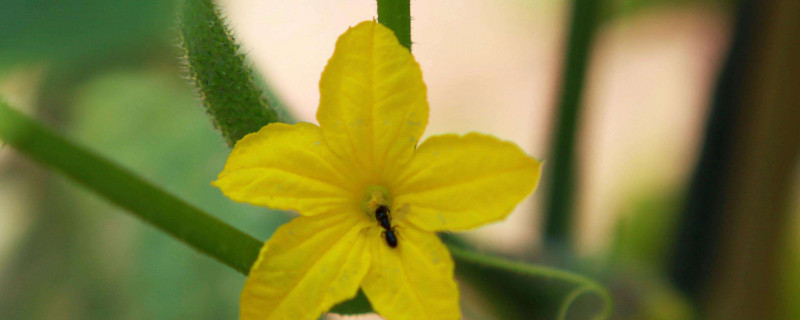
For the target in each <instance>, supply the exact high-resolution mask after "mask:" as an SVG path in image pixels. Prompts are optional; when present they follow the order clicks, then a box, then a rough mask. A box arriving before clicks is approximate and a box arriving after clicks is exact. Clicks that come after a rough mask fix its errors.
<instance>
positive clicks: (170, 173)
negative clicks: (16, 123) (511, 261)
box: [0, 0, 800, 319]
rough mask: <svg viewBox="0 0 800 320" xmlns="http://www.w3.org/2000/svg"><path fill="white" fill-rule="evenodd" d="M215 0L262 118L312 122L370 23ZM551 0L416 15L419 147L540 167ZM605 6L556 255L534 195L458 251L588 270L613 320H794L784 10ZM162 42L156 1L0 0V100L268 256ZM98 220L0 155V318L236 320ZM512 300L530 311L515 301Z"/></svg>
mask: <svg viewBox="0 0 800 320" xmlns="http://www.w3.org/2000/svg"><path fill="white" fill-rule="evenodd" d="M789 2H791V0H789ZM218 3H219V5H220V6H221V8H222V10H223V12H224V15H225V16H226V17H227V19H228V21H229V23H230V24H231V26H232V27H233V29H234V32H235V35H236V36H237V40H238V41H239V42H240V43H241V44H242V50H243V51H244V52H246V54H247V56H248V58H249V59H250V60H251V61H250V62H251V63H252V65H253V68H254V69H255V70H257V72H258V73H260V74H261V75H262V76H263V78H264V79H265V82H266V86H267V87H268V88H270V89H271V92H272V94H273V98H272V100H271V101H272V102H274V103H277V104H280V105H282V106H284V107H285V108H287V109H289V111H290V112H291V113H292V114H293V115H294V116H295V118H296V119H298V120H300V121H308V122H316V120H315V118H314V115H315V112H316V108H317V103H318V98H319V92H318V81H319V76H320V73H321V71H322V69H323V67H324V66H325V64H326V62H327V59H328V58H329V57H330V55H331V53H332V51H333V45H334V42H335V41H336V38H337V37H338V35H339V34H341V33H342V32H344V31H345V30H346V29H347V27H348V26H352V25H355V24H356V23H358V22H359V21H362V20H368V19H373V18H374V17H376V13H375V12H376V8H375V2H374V1H371V0H358V1H355V0H348V1H323V0H309V1H268V0H223V1H221V2H218ZM570 3H571V2H570V1H550V0H528V1H523V0H503V1H488V0H463V1H413V2H412V9H411V14H412V18H413V20H412V41H413V42H414V44H413V52H414V54H415V56H416V58H417V60H418V61H419V63H420V65H421V67H422V70H423V73H424V77H425V81H426V83H427V86H428V94H429V101H430V105H431V112H430V121H429V122H430V124H429V126H428V128H427V130H426V134H425V135H426V136H430V135H435V134H440V133H446V132H456V133H466V132H470V131H478V132H484V133H489V134H493V135H496V136H498V137H500V138H502V139H506V140H511V141H515V142H516V143H518V144H519V145H520V146H521V147H522V148H523V149H525V150H526V151H527V152H528V153H529V154H531V155H533V156H534V157H537V158H540V159H544V160H545V167H544V168H545V171H547V169H548V167H549V166H551V163H549V161H551V160H550V159H552V158H551V156H550V152H551V148H552V146H551V144H552V139H553V135H554V131H555V127H556V125H555V121H554V119H555V117H556V113H557V111H556V106H557V105H558V99H559V92H560V81H561V79H562V69H563V63H564V56H565V48H566V39H567V34H568V31H569V25H570V19H569V17H570V13H569V12H570ZM602 3H603V5H602V6H601V7H602V8H601V12H599V13H598V16H599V18H598V22H597V28H596V29H595V34H594V41H593V42H592V43H591V47H590V48H591V50H590V51H589V59H588V68H587V70H586V85H585V89H584V91H583V97H582V100H581V101H582V103H581V112H580V114H579V118H578V128H579V129H578V130H577V136H576V151H575V152H576V153H575V165H576V171H575V184H574V186H575V188H574V192H573V194H574V198H573V202H572V203H573V204H572V207H573V209H574V210H573V211H572V214H573V215H574V218H573V219H572V220H571V222H570V230H571V231H570V232H569V234H568V235H567V236H566V239H567V241H550V238H549V237H548V235H546V234H545V233H544V231H543V230H544V225H545V224H546V214H545V211H546V210H545V209H544V207H545V204H544V197H545V196H547V195H548V189H547V188H548V185H549V183H550V182H548V181H547V180H544V181H543V182H542V184H541V187H540V189H539V190H538V191H537V192H536V193H534V195H533V196H532V197H531V198H530V199H528V200H526V201H525V202H523V203H522V204H521V205H520V206H519V207H518V208H517V210H516V211H515V212H514V213H513V214H512V215H511V216H510V217H509V219H507V220H506V221H504V222H501V223H497V224H494V225H491V226H488V227H484V228H481V229H480V230H476V231H473V232H469V233H467V234H466V235H465V238H466V240H467V241H468V242H469V243H470V244H471V245H473V246H475V247H477V248H478V249H480V250H484V251H489V252H495V253H497V254H502V255H506V256H509V257H514V258H516V259H521V260H526V261H534V262H537V263H542V264H548V265H554V266H559V267H563V268H566V269H571V270H576V271H580V272H585V273H589V274H591V275H592V276H593V277H596V278H598V279H600V280H601V281H602V282H603V283H604V284H606V285H608V286H609V288H610V289H612V292H613V294H614V296H615V300H616V310H615V313H614V319H696V318H709V319H800V218H799V216H800V215H799V214H798V213H800V187H799V186H800V184H798V182H800V173H798V170H797V164H798V158H797V155H798V152H797V149H798V146H799V145H800V142H798V140H797V137H798V136H800V133H798V132H797V129H796V128H797V127H800V121H798V118H799V117H798V113H800V108H798V104H797V101H798V100H800V99H798V100H791V99H790V98H791V97H797V93H792V91H797V90H794V89H800V83H798V76H797V74H800V72H797V73H794V72H788V71H787V70H791V71H800V70H798V68H797V66H798V64H797V62H791V61H792V60H796V59H797V58H799V57H798V56H797V55H796V54H798V53H800V52H799V51H798V49H797V41H796V38H800V29H799V28H798V27H797V25H798V22H797V21H800V20H798V18H797V15H796V14H795V16H794V18H793V20H792V19H784V20H781V19H783V18H781V17H783V16H782V15H781V14H779V13H780V12H786V11H787V10H786V8H784V7H785V6H784V7H780V6H781V5H783V4H781V3H783V2H781V1H764V2H762V5H761V7H758V8H755V7H757V6H751V7H753V8H750V9H752V10H745V9H742V8H743V7H740V6H747V5H746V4H740V3H739V2H736V1H724V0H716V1H714V0H707V1H703V0H694V1H691V0H626V1H621V0H617V1H611V0H608V1H603V2H602ZM742 3H745V2H742ZM772 4H775V5H772ZM788 6H789V8H791V4H790V5H788ZM794 7H795V8H796V7H797V6H796V5H795V6H794ZM744 8H746V7H744ZM764 8H767V9H764ZM776 8H779V9H776ZM780 8H783V9H780ZM776 12H778V13H776ZM789 12H791V10H789ZM798 12H800V11H798ZM784 16H785V15H784ZM764 17H768V18H764ZM748 19H750V20H748ZM753 19H755V20H753ZM759 19H762V20H759ZM737 21H738V22H737ZM742 21H744V22H742ZM754 21H755V22H754ZM764 21H778V22H776V23H772V24H770V23H767V22H764ZM780 21H788V22H786V23H779V22H780ZM756 26H757V27H758V28H756ZM737 28H739V29H737ZM742 28H743V29H742ZM736 30H750V31H749V32H744V33H741V32H738V33H737V32H736ZM776 30H777V31H776ZM753 39H758V40H753ZM781 39H784V40H785V39H790V40H789V42H792V41H794V42H793V43H794V46H792V47H785V46H784V47H782V46H781V45H780V44H781V43H785V42H786V41H783V42H782V40H781ZM734 40H737V41H739V42H736V41H734ZM758 41H762V42H758ZM734 43H735V44H736V45H733V44H734ZM775 43H778V44H775ZM178 44H179V42H178V33H177V29H176V25H175V4H174V3H172V2H170V1H156V0H139V1H120V0H115V1H109V0H103V1H100V0H79V1H68V2H65V1H56V0H30V1H16V0H5V1H0V96H2V97H4V99H6V100H7V101H8V102H9V103H10V104H11V105H12V106H14V107H15V108H19V109H21V110H22V111H23V112H25V113H27V114H29V115H31V116H33V117H34V118H36V119H38V120H40V121H42V122H44V123H46V124H47V126H49V127H50V128H53V129H54V130H55V131H57V132H59V133H61V134H63V135H65V136H66V137H68V138H70V139H71V140H74V141H77V142H79V143H80V144H82V145H84V146H87V147H88V148H89V149H91V150H93V151H95V152H97V153H98V154H101V155H103V156H105V157H108V158H110V159H112V160H114V161H115V162H117V163H120V164H122V165H123V166H124V167H127V168H129V169H131V170H132V171H134V172H136V173H138V174H140V175H141V176H143V177H145V178H146V179H147V180H149V181H152V182H154V183H155V184H157V185H159V186H162V187H164V188H165V189H167V190H169V191H170V192H172V193H174V194H176V195H178V196H179V197H181V198H183V199H186V200H187V201H188V202H190V203H192V204H195V205H197V206H198V207H200V208H202V209H204V210H206V211H208V212H210V213H212V214H214V215H216V216H218V217H220V218H221V219H222V220H224V221H226V222H229V223H231V224H233V225H234V226H236V227H238V228H239V229H242V230H244V231H246V232H247V233H249V234H251V235H253V236H255V237H257V238H259V239H266V238H268V237H269V235H270V234H271V233H272V231H273V230H274V229H275V228H277V226H279V225H280V224H282V223H284V222H285V221H287V220H288V219H290V218H291V216H289V215H287V214H284V213H280V212H269V211H268V210H265V209H263V208H257V207H252V206H249V205H243V204H237V203H234V202H232V201H230V200H228V199H227V198H225V197H223V196H222V195H221V193H220V192H219V191H218V190H217V189H215V188H213V187H211V185H210V181H212V180H213V179H214V178H215V177H216V175H217V174H218V173H219V171H220V170H221V169H222V166H223V164H224V161H225V159H226V157H227V154H228V151H229V149H228V148H227V147H226V146H225V144H224V142H223V139H222V138H221V137H220V135H219V134H218V133H217V132H215V131H214V128H213V127H212V125H211V123H210V121H209V119H208V117H207V115H206V114H204V112H203V108H202V107H201V106H200V103H199V101H198V97H197V95H196V92H195V90H194V89H193V87H192V85H191V83H190V82H189V81H188V80H187V79H186V73H185V70H184V68H183V65H182V63H181V55H182V53H181V50H180V49H179V47H178ZM732 49H736V50H732ZM737 52H738V53H737ZM733 53H737V54H738V55H737V54H733ZM792 54H795V55H792ZM792 86H794V87H792ZM786 92H789V96H787V95H786V94H785V93H786ZM791 94H794V96H791ZM734 106H735V107H734ZM545 178H546V179H552V177H550V176H545ZM116 211H120V209H118V208H116V207H114V206H112V205H110V204H109V203H107V202H105V201H104V200H102V199H100V198H98V197H97V196H95V195H94V194H92V193H90V192H88V191H86V190H84V189H83V188H81V187H80V186H77V185H75V184H73V183H71V182H70V181H69V180H68V179H66V178H64V177H63V176H61V175H59V174H58V173H55V172H51V171H48V170H47V169H45V168H43V167H41V166H40V165H38V164H36V163H34V162H32V161H30V160H29V159H27V158H25V157H24V156H22V155H20V154H19V153H17V152H16V151H15V150H13V149H11V148H10V147H2V146H0V319H188V318H192V319H234V318H236V317H237V314H238V311H237V310H238V298H239V292H240V290H241V287H242V285H243V282H244V276H242V275H240V274H238V273H236V272H234V271H232V270H230V269H229V268H227V267H226V266H224V265H222V264H220V263H218V262H216V261H213V260H212V259H209V258H208V257H205V256H202V255H201V254H199V253H197V252H195V251H194V250H192V249H188V248H187V247H186V246H185V245H184V244H181V243H179V242H177V241H175V240H173V239H172V238H170V237H169V236H167V235H165V234H163V233H161V232H159V231H157V230H155V229H154V228H152V227H150V226H148V225H146V224H144V223H142V222H141V221H138V220H136V219H135V218H133V217H132V216H130V215H128V214H125V213H122V212H116ZM461 284H462V288H463V294H462V295H463V296H464V298H463V299H462V300H464V301H462V305H463V309H464V313H465V317H466V318H467V319H509V318H515V317H518V315H519V314H520V313H517V314H516V315H517V316H509V314H513V313H502V312H500V313H498V312H496V310H493V307H492V306H491V304H492V303H490V302H487V300H485V299H483V298H482V297H481V291H485V290H489V289H487V288H486V287H480V286H471V285H470V284H469V283H468V282H466V281H461ZM491 290H503V288H491ZM508 290H512V289H508ZM509 292H512V291H509ZM496 294H497V293H496ZM499 295H500V296H502V292H501V293H499ZM515 303H516V304H518V305H517V306H510V308H512V309H513V308H517V309H518V310H523V311H522V312H525V311H524V309H525V303H527V302H526V301H515V302H510V303H508V304H512V305H513V304H515ZM329 317H330V318H331V319H334V318H337V317H336V316H329ZM525 318H527V317H525ZM531 318H536V317H531ZM576 319H579V318H577V317H576Z"/></svg>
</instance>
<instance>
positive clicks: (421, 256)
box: [361, 226, 461, 320]
mask: <svg viewBox="0 0 800 320" xmlns="http://www.w3.org/2000/svg"><path fill="white" fill-rule="evenodd" d="M397 233H398V245H397V248H394V249H392V248H389V246H388V245H386V243H384V241H383V239H381V238H380V236H379V235H377V234H376V235H374V236H372V237H369V239H372V240H370V241H369V242H370V244H369V246H370V247H371V250H370V251H371V252H372V265H371V266H370V270H369V273H367V276H366V277H364V282H362V283H361V288H362V289H363V290H364V293H365V294H366V295H367V298H368V299H369V301H370V303H371V304H372V307H373V308H374V309H375V311H377V312H378V313H379V314H380V315H381V316H383V317H385V318H386V319H390V320H400V319H415V320H416V319H418V320H426V319H437V320H440V319H459V318H461V310H460V308H459V305H458V287H457V286H456V282H455V280H454V279H453V267H454V265H453V260H452V258H451V257H450V252H449V251H447V248H446V247H445V246H444V245H443V244H442V242H441V240H439V238H438V237H436V235H435V234H433V233H430V232H426V231H422V230H419V229H417V228H415V227H413V226H404V227H398V230H397Z"/></svg>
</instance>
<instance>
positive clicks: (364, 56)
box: [317, 21, 428, 179]
mask: <svg viewBox="0 0 800 320" xmlns="http://www.w3.org/2000/svg"><path fill="white" fill-rule="evenodd" d="M319 88H320V103H319V110H318V111H317V120H318V121H319V123H320V126H321V127H322V131H323V133H324V135H325V140H326V141H327V143H328V145H330V147H331V149H332V150H333V151H334V152H335V153H337V154H338V155H340V156H341V157H342V158H345V159H348V160H349V161H351V162H353V163H355V164H357V165H358V167H359V168H364V170H365V171H366V173H367V174H368V177H369V178H372V179H380V178H382V177H385V176H386V175H387V173H386V172H387V171H392V170H396V169H397V168H398V165H399V164H402V163H404V162H406V161H408V159H410V158H411V154H412V152H413V150H414V146H415V145H416V144H417V141H419V138H420V136H422V132H423V131H424V130H425V125H426V124H427V123H428V101H427V93H426V88H425V83H423V82H422V71H420V68H419V64H417V62H416V61H415V60H414V57H413V56H412V55H411V52H409V51H408V49H406V48H405V47H403V46H401V45H400V43H399V42H398V41H397V37H395V35H394V32H392V31H391V30H389V29H388V28H386V27H384V26H383V25H381V24H379V23H377V22H374V21H365V22H362V23H360V24H358V25H357V26H355V27H353V28H350V29H349V30H348V31H347V32H345V33H344V34H343V35H342V36H341V37H339V40H338V41H337V42H336V49H335V51H334V53H333V56H332V57H331V59H330V60H329V61H328V65H327V66H326V67H325V71H323V72H322V79H321V80H320V84H319Z"/></svg>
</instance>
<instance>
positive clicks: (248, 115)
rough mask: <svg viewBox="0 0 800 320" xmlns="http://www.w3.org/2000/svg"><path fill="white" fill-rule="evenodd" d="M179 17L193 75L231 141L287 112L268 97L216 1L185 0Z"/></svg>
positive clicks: (214, 118)
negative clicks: (281, 109)
mask: <svg viewBox="0 0 800 320" xmlns="http://www.w3.org/2000/svg"><path fill="white" fill-rule="evenodd" d="M178 17H179V30H180V35H181V44H182V46H183V49H184V52H185V54H186V56H185V59H186V62H187V67H188V70H189V74H190V76H191V78H192V80H194V84H195V85H196V86H197V88H198V91H199V93H200V97H201V98H202V101H203V105H204V106H205V107H206V112H207V113H208V114H209V115H211V120H212V122H213V123H214V126H216V127H217V128H218V129H219V130H220V132H221V133H222V135H223V137H224V138H225V141H226V142H227V143H228V145H229V146H233V145H234V144H235V143H236V141H239V139H241V138H242V137H244V136H245V135H246V134H248V133H252V132H256V131H258V130H259V129H261V127H263V126H265V125H267V124H269V123H272V122H278V121H281V119H280V117H279V116H278V114H279V113H281V114H288V113H287V112H286V111H280V112H277V111H276V110H277V106H276V105H270V104H269V103H268V102H267V98H266V97H267V94H265V93H264V92H262V88H259V86H258V83H259V81H258V80H259V79H258V78H257V76H256V74H255V73H254V72H253V70H251V68H250V66H249V65H248V64H247V63H246V59H245V57H244V55H243V54H242V53H241V52H239V44H238V43H236V40H235V39H234V37H233V33H232V32H231V31H230V29H229V27H228V26H227V24H226V23H225V21H224V19H222V18H221V16H220V14H219V9H218V8H217V6H216V5H215V4H214V1H213V0H194V1H188V0H187V1H181V4H180V8H179V10H178Z"/></svg>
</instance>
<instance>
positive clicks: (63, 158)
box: [0, 101, 611, 314]
mask: <svg viewBox="0 0 800 320" xmlns="http://www.w3.org/2000/svg"><path fill="white" fill-rule="evenodd" d="M0 140H2V141H3V142H4V143H7V144H9V145H10V146H12V147H14V148H15V149H17V150H19V151H20V152H22V153H24V154H26V155H27V156H29V157H31V158H33V159H34V160H36V161H38V162H40V163H42V164H44V165H46V166H50V167H52V168H54V169H56V170H58V171H60V172H61V173H63V174H65V175H66V176H68V177H70V178H72V179H74V180H75V181H76V182H78V183H80V184H82V185H84V186H85V187H87V188H88V189H90V190H92V191H94V192H96V193H98V194H99V195H101V196H102V197H104V198H106V199H107V200H109V201H111V202H113V203H115V204H117V205H119V206H120V207H123V208H125V209H127V210H128V211H129V212H130V213H132V214H134V215H136V216H137V217H139V218H141V219H142V220H144V221H145V222H147V223H150V224H152V225H153V226H155V227H157V228H159V229H161V230H162V231H164V232H166V233H168V234H170V235H172V236H173V237H175V238H177V239H178V240H181V241H182V242H184V243H185V244H187V245H189V246H190V247H193V248H195V249H197V250H199V251H200V252H203V253H205V254H207V255H209V256H211V257H213V258H215V259H217V260H218V261H220V262H222V263H224V264H225V265H228V266H229V267H231V268H233V269H234V270H236V271H239V272H240V273H242V274H245V275H246V274H247V273H248V272H249V270H250V266H251V265H252V264H253V263H254V262H255V260H256V258H257V257H258V253H259V249H260V248H261V245H262V242H261V241H259V240H257V239H255V238H253V237H251V236H249V235H247V234H245V233H244V232H242V231H239V230H237V229H235V228H233V227H231V226H230V225H228V224H226V223H225V222H223V221H221V220H219V219H217V218H215V217H213V216H211V215H209V214H208V213H205V212H203V211H202V210H200V209H198V208H195V207H193V206H192V205H190V204H188V203H186V202H184V201H182V200H180V199H178V198H177V197H175V196H173V195H170V194H168V193H167V192H165V191H164V190H161V189H160V188H158V187H156V186H154V185H152V184H150V183H149V182H147V181H145V180H143V179H141V178H139V177H137V176H136V175H135V174H133V173H132V172H130V171H128V170H126V169H123V168H121V167H119V166H117V165H116V164H114V163H112V162H110V161H108V160H106V159H104V158H102V157H100V156H98V155H96V154H94V153H92V152H90V151H88V150H86V149H84V148H82V147H79V146H77V145H75V144H73V143H72V142H70V141H68V140H66V139H64V138H62V137H59V136H58V135H56V134H55V133H53V132H51V131H49V130H48V129H46V128H44V127H43V126H41V125H40V124H38V123H36V122H35V121H33V120H32V119H30V118H28V117H26V116H25V115H23V114H21V113H19V112H18V111H16V110H14V109H12V108H10V107H9V106H8V105H7V104H6V103H4V102H3V101H0ZM449 247H450V250H451V252H452V254H453V257H454V259H455V261H456V262H457V263H458V264H467V265H468V264H472V265H479V266H482V267H486V268H492V269H497V270H501V271H504V272H509V273H519V274H523V275H526V276H529V277H537V278H546V279H555V280H560V281H566V282H570V283H574V284H576V285H578V287H579V289H580V290H590V291H593V292H596V293H597V294H598V295H600V297H601V298H602V299H603V300H604V302H605V303H606V311H605V312H604V314H607V313H608V311H610V306H611V298H610V297H609V295H608V293H607V292H606V291H605V289H603V287H601V286H600V285H598V284H597V283H595V282H594V281H592V280H590V279H588V278H585V277H583V276H581V275H577V274H573V273H569V272H566V271H561V270H557V269H551V268H546V267H539V266H533V265H527V264H523V263H519V262H513V261H510V260H505V259H501V258H496V257H491V256H487V255H483V254H479V253H476V252H473V251H469V250H465V249H463V248H461V247H459V246H457V245H450V246H449ZM531 290H537V289H536V288H533V289H531ZM539 290H542V289H541V288H540V289H539ZM572 300H574V299H568V301H567V306H568V305H569V303H571V301H572ZM567 306H564V305H563V304H562V310H566V309H565V308H566V307H567ZM368 310H369V303H368V302H367V301H366V298H365V297H364V295H363V294H362V293H359V295H358V296H357V297H356V298H355V299H353V300H350V301H347V302H344V303H342V304H340V305H338V306H337V307H336V308H334V312H342V313H363V312H366V311H368Z"/></svg>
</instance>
